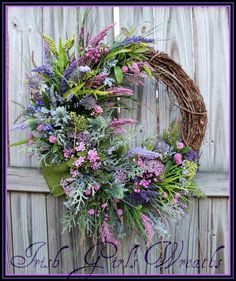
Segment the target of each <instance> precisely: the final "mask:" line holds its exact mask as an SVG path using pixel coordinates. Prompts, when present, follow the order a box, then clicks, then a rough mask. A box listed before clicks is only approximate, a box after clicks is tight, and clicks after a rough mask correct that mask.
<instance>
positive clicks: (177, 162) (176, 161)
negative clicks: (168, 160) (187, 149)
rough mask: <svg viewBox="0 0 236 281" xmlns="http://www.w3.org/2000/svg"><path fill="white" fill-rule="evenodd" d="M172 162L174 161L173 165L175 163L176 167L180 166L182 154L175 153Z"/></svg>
mask: <svg viewBox="0 0 236 281" xmlns="http://www.w3.org/2000/svg"><path fill="white" fill-rule="evenodd" d="M174 160H175V163H176V164H177V165H180V164H182V154H180V153H175V155H174Z"/></svg>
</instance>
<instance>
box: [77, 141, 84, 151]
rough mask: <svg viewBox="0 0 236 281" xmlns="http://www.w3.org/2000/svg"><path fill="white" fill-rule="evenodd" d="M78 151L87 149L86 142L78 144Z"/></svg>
mask: <svg viewBox="0 0 236 281" xmlns="http://www.w3.org/2000/svg"><path fill="white" fill-rule="evenodd" d="M75 149H76V151H84V150H85V143H84V142H82V141H81V142H80V143H79V145H78V146H76V148H75Z"/></svg>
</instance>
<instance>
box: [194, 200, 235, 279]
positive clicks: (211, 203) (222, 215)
mask: <svg viewBox="0 0 236 281" xmlns="http://www.w3.org/2000/svg"><path fill="white" fill-rule="evenodd" d="M229 241H230V240H229V217H228V200H226V199H225V200H221V199H216V198H214V199H208V200H202V201H200V202H199V255H200V260H201V261H203V260H204V259H205V258H206V259H207V261H206V263H205V265H206V264H208V266H205V267H202V268H201V270H200V273H202V274H218V273H222V272H225V273H229V271H228V270H229V264H230V261H229ZM221 246H224V248H222V249H220V250H219V251H217V252H216V250H217V249H218V247H221ZM215 252H216V254H215V255H214V253H215ZM211 259H212V263H211V264H210V261H211ZM214 260H216V261H217V262H216V263H214ZM209 265H210V266H209Z"/></svg>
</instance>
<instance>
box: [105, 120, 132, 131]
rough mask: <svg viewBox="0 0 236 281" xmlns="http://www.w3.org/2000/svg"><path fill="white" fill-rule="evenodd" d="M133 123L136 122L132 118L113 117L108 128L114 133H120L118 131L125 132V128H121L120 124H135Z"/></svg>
mask: <svg viewBox="0 0 236 281" xmlns="http://www.w3.org/2000/svg"><path fill="white" fill-rule="evenodd" d="M135 123H137V121H136V120H134V119H122V118H120V119H114V120H113V121H111V123H110V124H109V128H111V129H112V130H113V131H114V132H115V133H117V134H120V133H124V132H125V130H124V129H123V128H121V126H123V125H131V124H135Z"/></svg>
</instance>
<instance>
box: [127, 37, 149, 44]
mask: <svg viewBox="0 0 236 281" xmlns="http://www.w3.org/2000/svg"><path fill="white" fill-rule="evenodd" d="M152 42H154V39H151V38H145V37H142V36H132V37H127V38H125V40H124V41H123V42H122V43H125V44H133V43H152Z"/></svg>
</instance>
